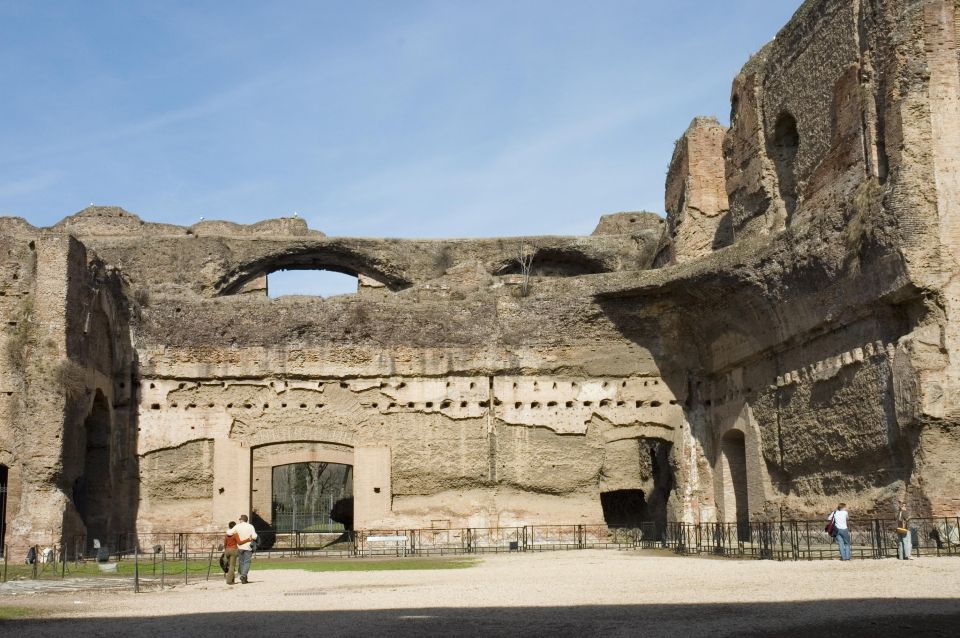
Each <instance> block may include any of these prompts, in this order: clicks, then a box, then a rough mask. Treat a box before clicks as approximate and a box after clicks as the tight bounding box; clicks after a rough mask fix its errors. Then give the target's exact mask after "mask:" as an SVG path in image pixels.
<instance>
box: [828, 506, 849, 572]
mask: <svg viewBox="0 0 960 638" xmlns="http://www.w3.org/2000/svg"><path fill="white" fill-rule="evenodd" d="M827 520H832V521H833V524H834V526H835V527H836V528H837V548H838V549H839V550H840V560H850V530H849V529H848V528H847V504H846V503H840V504H839V505H837V509H836V510H834V512H833V514H831V515H830V516H828V517H827Z"/></svg>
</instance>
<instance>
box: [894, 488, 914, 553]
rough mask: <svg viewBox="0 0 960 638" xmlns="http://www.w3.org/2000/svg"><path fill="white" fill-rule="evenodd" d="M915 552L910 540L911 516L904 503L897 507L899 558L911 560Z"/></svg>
mask: <svg viewBox="0 0 960 638" xmlns="http://www.w3.org/2000/svg"><path fill="white" fill-rule="evenodd" d="M911 551H913V539H912V538H910V514H909V512H907V504H906V503H904V502H903V501H901V502H900V504H899V505H898V506H897V558H898V559H900V560H910V552H911Z"/></svg>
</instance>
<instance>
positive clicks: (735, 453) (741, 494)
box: [720, 430, 750, 539]
mask: <svg viewBox="0 0 960 638" xmlns="http://www.w3.org/2000/svg"><path fill="white" fill-rule="evenodd" d="M720 450H721V453H722V454H723V507H724V519H725V522H728V523H733V522H736V524H737V531H738V533H739V534H740V536H741V539H746V538H747V537H748V536H749V529H750V508H749V505H748V502H747V448H746V439H745V438H744V436H743V432H741V431H739V430H730V431H729V432H727V433H726V434H724V435H723V439H722V440H721V441H720Z"/></svg>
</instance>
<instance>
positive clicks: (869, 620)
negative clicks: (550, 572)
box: [0, 593, 960, 638]
mask: <svg viewBox="0 0 960 638" xmlns="http://www.w3.org/2000/svg"><path fill="white" fill-rule="evenodd" d="M312 595H314V596H321V595H322V594H321V593H317V594H312ZM291 598H293V597H291ZM296 598H299V599H301V600H300V601H298V603H302V602H303V601H302V598H304V596H296ZM224 605H225V606H228V605H229V597H228V596H226V595H225V596H224ZM958 627H960V601H958V600H956V599H894V600H890V599H856V600H842V601H832V600H826V601H817V602H797V603H745V604H721V605H643V604H637V605H611V606H597V605H591V606H583V607H472V608H455V607H448V608H433V607H423V608H418V609H389V610H370V611H289V612H287V611H269V612H253V611H241V610H238V611H224V612H223V613H214V614H210V613H206V614H182V615H178V616H162V617H129V618H94V619H86V618H85V619H76V618H69V619H52V618H49V619H19V620H10V621H3V622H0V630H2V633H4V634H7V633H9V632H12V631H16V636H17V638H29V637H32V636H57V635H62V636H68V635H69V636H80V637H83V636H124V637H126V636H137V638H150V637H153V636H164V637H167V636H200V635H218V634H219V635H228V634H234V633H239V634H242V635H248V636H257V637H260V638H264V637H272V636H300V635H319V634H322V635H327V636H392V637H404V636H411V637H412V636H418V637H419V636H641V637H656V636H670V637H672V638H675V637H678V636H679V637H680V638H692V637H693V636H711V637H720V636H738V637H743V636H788V637H791V638H793V637H800V636H817V638H823V637H826V636H837V637H843V638H850V637H851V636H871V637H879V638H884V637H887V636H889V637H896V638H903V636H905V635H912V636H956V632H957V628H958ZM10 635H13V634H10Z"/></svg>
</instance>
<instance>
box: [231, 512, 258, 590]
mask: <svg viewBox="0 0 960 638" xmlns="http://www.w3.org/2000/svg"><path fill="white" fill-rule="evenodd" d="M234 529H235V530H237V555H238V562H239V564H240V566H239V568H238V569H237V572H238V573H239V574H240V582H241V583H242V584H244V585H246V584H247V582H248V580H247V575H248V574H249V573H250V561H252V560H253V545H251V544H250V543H251V542H252V541H255V540H257V530H255V529H254V528H253V525H251V524H250V523H248V522H247V515H246V514H241V515H240V523H239V524H238V525H237V526H236V527H235V528H234Z"/></svg>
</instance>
